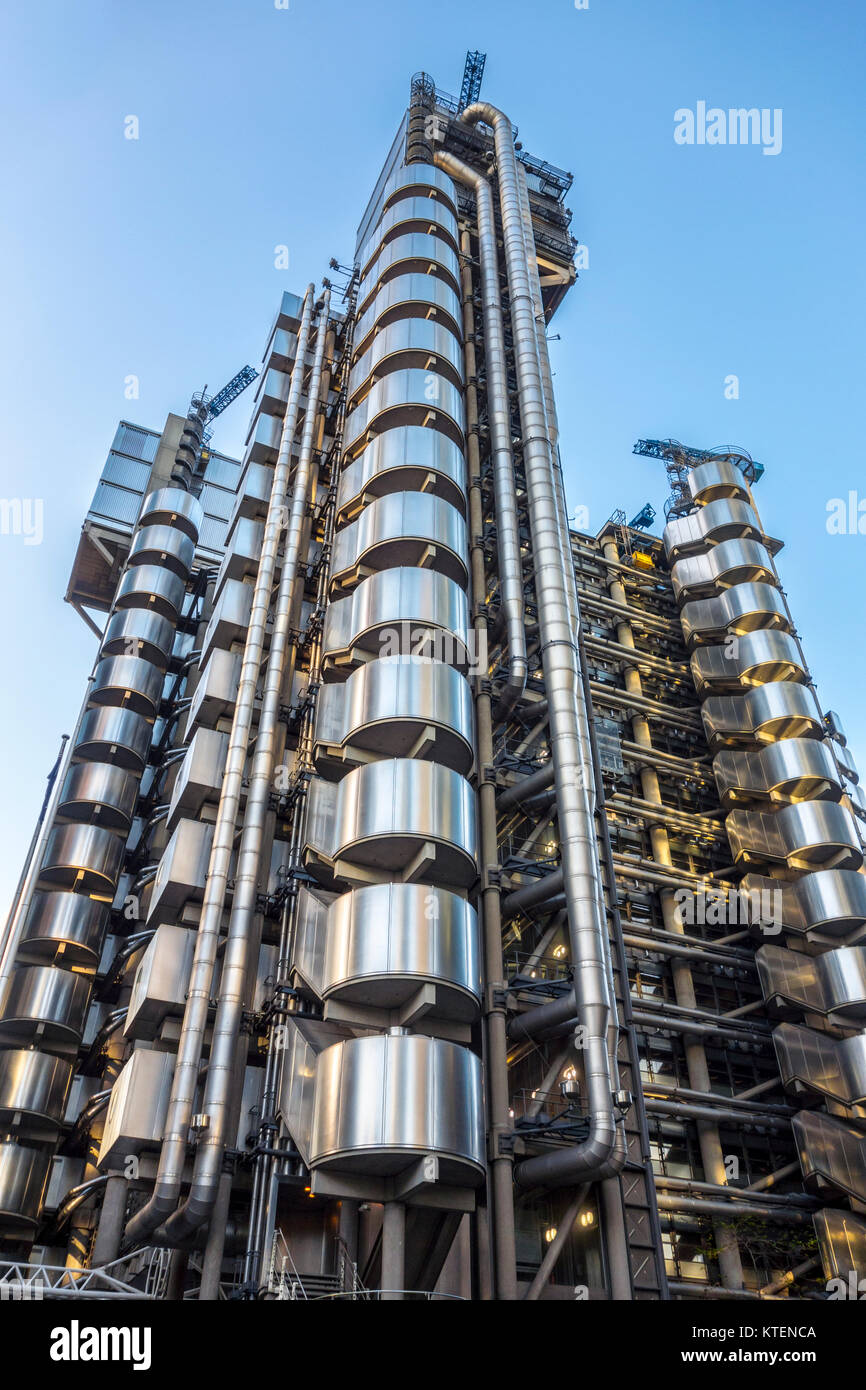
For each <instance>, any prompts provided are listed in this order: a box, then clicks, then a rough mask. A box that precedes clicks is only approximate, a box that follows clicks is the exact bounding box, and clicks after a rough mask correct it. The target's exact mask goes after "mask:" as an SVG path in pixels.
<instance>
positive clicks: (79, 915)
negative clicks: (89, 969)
mask: <svg viewBox="0 0 866 1390" xmlns="http://www.w3.org/2000/svg"><path fill="white" fill-rule="evenodd" d="M107 921H108V907H107V906H106V904H105V903H100V902H96V901H94V899H93V898H88V897H86V896H85V894H83V893H34V894H33V898H32V900H31V903H30V907H29V909H28V912H27V918H26V921H25V923H24V929H23V931H22V933H21V940H20V942H19V952H20V953H21V954H22V955H23V954H24V953H25V952H26V954H27V956H28V957H29V958H30V959H33V960H37V959H40V958H42V959H46V960H53V959H54V957H55V956H56V955H57V954H58V952H62V954H63V959H64V961H65V962H67V963H68V964H69V965H88V966H93V965H95V964H96V962H97V961H98V959H99V953H100V948H101V945H102V936H103V932H104V931H105V926H106V922H107Z"/></svg>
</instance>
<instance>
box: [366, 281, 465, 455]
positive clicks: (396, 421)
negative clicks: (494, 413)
mask: <svg viewBox="0 0 866 1390" xmlns="http://www.w3.org/2000/svg"><path fill="white" fill-rule="evenodd" d="M385 288H386V289H388V288H389V286H386V287H385ZM383 293H384V291H383ZM391 425H429V426H430V428H433V429H437V430H440V431H441V432H442V433H443V434H447V435H449V437H450V438H451V439H453V440H454V442H455V443H456V444H459V445H462V443H463V437H464V431H465V428H466V417H465V412H464V406H463V392H462V391H461V390H460V388H459V387H457V386H455V385H454V384H453V382H451V381H449V380H448V378H447V377H446V376H442V375H441V374H440V373H439V372H438V371H437V370H436V369H435V368H433V367H431V368H430V370H428V371H425V370H424V369H423V368H421V367H402V368H400V369H399V370H397V371H393V372H389V373H388V374H387V375H386V376H383V377H380V378H379V380H378V381H377V382H376V383H375V385H374V386H372V387H371V388H370V390H369V392H368V393H367V395H366V396H364V397H363V399H362V400H361V402H360V404H359V405H357V406H356V407H355V409H354V410H353V411H352V412H351V413H350V414H349V416H348V417H347V419H346V427H345V435H344V440H345V447H346V450H347V452H352V451H353V450H355V449H356V448H357V445H358V442H359V441H362V442H364V443H366V439H365V436H366V435H367V433H368V431H370V430H375V431H376V432H377V433H378V432H380V431H382V430H385V429H389V428H390V427H391Z"/></svg>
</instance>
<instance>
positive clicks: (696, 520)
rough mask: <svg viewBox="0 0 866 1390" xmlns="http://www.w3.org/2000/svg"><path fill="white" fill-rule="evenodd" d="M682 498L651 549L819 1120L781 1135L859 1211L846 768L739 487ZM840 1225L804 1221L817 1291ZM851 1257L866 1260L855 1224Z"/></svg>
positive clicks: (766, 965) (769, 990) (857, 842)
mask: <svg viewBox="0 0 866 1390" xmlns="http://www.w3.org/2000/svg"><path fill="white" fill-rule="evenodd" d="M688 489H689V493H690V495H691V497H692V499H693V500H694V502H695V503H696V504H697V509H696V510H694V511H692V512H691V513H689V514H688V515H686V516H684V517H681V518H678V519H676V520H673V521H671V522H670V523H669V524H668V526H667V527H666V528H665V536H664V540H665V548H666V551H667V554H668V557H669V559H670V560H671V561H672V571H671V573H672V578H673V584H674V590H675V593H676V596H677V599H678V602H679V604H680V617H681V621H682V628H683V633H684V636H685V640H686V643H687V645H688V646H689V647H690V648H691V649H692V655H691V670H692V674H693V677H694V680H695V685H696V688H697V690H698V693H699V695H700V696H701V698H702V701H703V704H702V711H701V712H702V716H703V722H704V727H705V730H706V734H707V741H708V743H709V745H710V748H711V751H712V752H713V754H714V757H713V773H714V775H715V779H716V784H717V786H718V790H719V797H720V800H721V802H722V805H723V806H725V807H728V808H731V807H738V806H746V807H748V808H749V809H745V810H739V809H738V810H732V811H731V812H730V814H729V815H728V817H727V819H726V822H725V826H726V830H727V832H728V838H729V840H730V845H731V851H732V855H733V858H734V862H735V863H736V864H737V865H738V866H750V865H755V866H757V867H758V870H759V871H758V872H757V873H747V874H746V875H745V877H744V878H743V879H742V881H741V883H740V892H741V893H742V894H745V895H748V897H749V899H750V901H751V902H752V903H753V904H754V903H760V904H761V908H760V913H759V914H756V915H755V917H754V918H753V921H752V931H753V933H755V934H756V935H761V936H764V939H765V940H766V934H770V935H772V936H775V937H776V941H775V943H774V944H764V945H762V946H761V947H760V948H759V949H758V951H757V952H756V964H757V968H758V976H759V980H760V984H761V989H762V993H763V996H764V1000H765V1006H766V1010H767V1013H768V1014H769V1015H770V1016H771V1017H773V1018H776V1019H781V1020H783V1021H782V1022H781V1023H780V1024H779V1026H777V1027H776V1029H775V1030H774V1033H773V1043H774V1047H775V1051H776V1058H777V1062H778V1066H779V1073H780V1076H781V1078H782V1083H783V1086H784V1087H785V1088H786V1089H787V1090H788V1091H789V1092H790V1094H791V1095H792V1096H795V1097H798V1098H801V1099H802V1098H803V1097H807V1098H808V1101H807V1103H808V1104H809V1105H820V1106H822V1107H823V1111H824V1112H825V1113H822V1112H820V1111H814V1112H813V1111H811V1110H810V1111H804V1112H802V1113H800V1114H799V1115H797V1116H796V1117H795V1118H794V1120H793V1131H794V1135H793V1137H794V1141H795V1145H796V1149H797V1152H798V1155H799V1159H800V1167H801V1170H802V1174H803V1181H804V1183H805V1185H806V1186H807V1187H809V1188H810V1189H812V1190H814V1191H815V1192H817V1193H818V1194H819V1195H820V1196H822V1197H825V1198H826V1199H828V1200H832V1201H833V1202H839V1201H842V1202H844V1201H845V1200H846V1199H850V1200H852V1201H854V1202H855V1203H857V1204H862V1202H863V1201H864V1200H866V1133H864V1131H866V1032H863V1031H860V1032H856V1033H854V1034H853V1035H851V1030H852V1029H858V1028H859V1029H861V1030H862V1029H863V1028H864V1025H866V946H861V945H856V944H854V943H855V942H856V941H859V940H861V939H862V938H863V935H864V929H866V875H864V873H863V872H862V871H861V870H862V863H863V845H862V843H861V836H860V834H859V833H858V829H857V826H856V823H855V821H854V819H853V818H852V816H851V814H850V812H849V810H848V809H847V806H846V805H840V804H839V802H840V801H841V800H842V798H843V796H844V795H846V794H848V795H849V796H850V794H851V791H852V790H853V792H854V793H855V794H856V791H857V788H856V787H854V788H853V789H851V788H849V786H848V785H847V783H846V778H848V777H850V776H851V773H852V771H853V773H854V777H856V769H853V766H852V767H849V766H848V764H849V763H850V761H851V760H850V759H849V758H848V757H847V755H846V752H845V749H844V736H841V737H840V735H839V731H838V729H837V727H836V721H835V717H834V716H828V717H827V719H826V720H825V718H824V717H823V716H822V714H821V710H820V707H819V706H818V704H817V701H816V698H815V695H814V692H813V690H812V689H811V687H810V685H809V673H808V670H807V668H806V665H805V662H804V659H803V655H802V651H801V649H800V646H799V643H798V642H797V640H796V637H795V635H794V629H793V624H792V622H791V617H790V614H789V612H788V608H787V604H786V602H785V600H784V597H783V595H782V593H781V592H780V590H779V587H778V579H777V578H776V574H775V567H774V566H773V563H772V560H771V558H770V552H769V549H768V548H767V546H765V545H764V543H763V541H764V540H765V539H766V538H765V537H763V535H762V532H761V527H760V522H759V520H758V517H757V513H756V512H755V510H754V508H753V506H752V505H751V499H750V496H749V492H748V489H747V488H746V486H745V480H744V479H743V478H742V477H741V476H740V475H739V473H738V470H737V469H736V468H735V466H734V465H733V464H732V463H730V462H728V461H713V462H711V463H706V464H703V465H701V466H700V467H699V468H696V469H694V470H693V471H692V473H691V474H690V475H689V478H688ZM771 544H772V543H771ZM710 595H711V596H710ZM707 643H709V644H714V643H723V645H704V644H707ZM728 692H730V693H728ZM828 731H829V733H830V734H831V738H827V737H826V735H827V733H828ZM840 753H841V757H840ZM851 804H852V806H853V804H854V802H853V800H852V802H851ZM774 807H777V808H778V809H775V810H772V811H771V810H770V809H768V808H774ZM792 875H793V876H794V877H793V878H792ZM840 942H847V943H849V944H847V945H842V946H840V945H839V943H840ZM792 948H793V949H792ZM807 950H808V952H809V953H808V954H806V951H807ZM816 1025H817V1026H816ZM840 1218H843V1220H842V1225H843V1226H844V1225H845V1222H847V1217H846V1216H845V1213H840V1212H825V1213H820V1214H819V1215H818V1217H816V1231H817V1234H818V1241H819V1246H820V1248H821V1252H822V1258H823V1260H824V1266H825V1272H826V1273H827V1276H828V1277H832V1276H833V1273H834V1270H835V1267H836V1264H837V1262H838V1259H839V1258H840V1255H843V1251H844V1249H845V1248H847V1249H848V1250H849V1252H850V1249H851V1243H850V1241H848V1238H847V1236H844V1235H840ZM854 1244H855V1246H856V1248H857V1250H858V1251H859V1250H860V1248H861V1246H862V1248H863V1250H864V1251H866V1225H864V1227H863V1230H862V1232H860V1233H859V1234H858V1233H857V1232H855V1242H854Z"/></svg>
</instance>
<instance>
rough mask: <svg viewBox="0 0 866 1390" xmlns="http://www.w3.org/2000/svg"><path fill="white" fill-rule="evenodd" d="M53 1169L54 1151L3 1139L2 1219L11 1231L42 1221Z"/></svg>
mask: <svg viewBox="0 0 866 1390" xmlns="http://www.w3.org/2000/svg"><path fill="white" fill-rule="evenodd" d="M50 1172H51V1153H50V1151H49V1150H47V1149H33V1148H28V1147H27V1146H26V1145H24V1144H12V1143H8V1142H7V1143H0V1221H2V1224H3V1228H4V1230H6V1231H7V1232H10V1233H11V1232H16V1231H22V1232H24V1231H28V1230H29V1229H31V1228H32V1227H34V1226H38V1224H39V1213H40V1210H41V1207H42V1197H43V1194H44V1192H45V1188H46V1186H47V1184H48V1177H49V1174H50Z"/></svg>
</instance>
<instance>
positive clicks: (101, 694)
mask: <svg viewBox="0 0 866 1390" xmlns="http://www.w3.org/2000/svg"><path fill="white" fill-rule="evenodd" d="M162 682H163V673H162V671H160V669H159V667H158V666H152V665H151V663H150V662H149V661H142V660H141V658H140V657H137V656H108V657H106V658H105V659H104V660H103V661H100V662H99V663H98V664H97V667H96V670H95V671H94V673H93V685H92V686H91V690H90V698H91V700H92V702H93V703H94V704H95V705H118V706H120V707H121V708H122V709H131V710H133V711H134V712H135V713H136V714H143V715H144V716H145V718H147V719H153V718H155V716H156V714H157V711H158V710H159V702H160V699H161V697H162Z"/></svg>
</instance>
